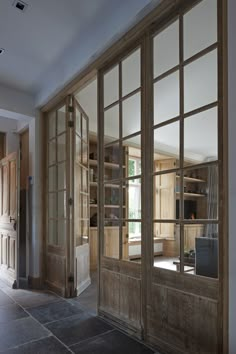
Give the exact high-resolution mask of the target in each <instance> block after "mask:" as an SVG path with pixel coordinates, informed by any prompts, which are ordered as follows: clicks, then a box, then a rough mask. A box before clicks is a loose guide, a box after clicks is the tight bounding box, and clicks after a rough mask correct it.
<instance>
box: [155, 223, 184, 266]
mask: <svg viewBox="0 0 236 354" xmlns="http://www.w3.org/2000/svg"><path fill="white" fill-rule="evenodd" d="M153 251H154V267H158V268H163V269H168V270H172V271H180V257H179V256H180V234H179V225H176V224H174V223H173V224H172V223H154V238H153Z"/></svg>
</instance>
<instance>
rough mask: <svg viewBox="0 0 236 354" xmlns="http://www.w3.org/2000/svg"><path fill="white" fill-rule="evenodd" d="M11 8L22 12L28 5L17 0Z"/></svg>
mask: <svg viewBox="0 0 236 354" xmlns="http://www.w3.org/2000/svg"><path fill="white" fill-rule="evenodd" d="M12 6H14V7H15V8H16V9H18V10H20V11H22V12H24V11H25V10H26V8H27V6H28V4H26V3H25V2H24V1H21V0H20V1H19V0H15V1H14V2H13V4H12Z"/></svg>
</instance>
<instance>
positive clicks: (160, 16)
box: [41, 0, 228, 353]
mask: <svg viewBox="0 0 236 354" xmlns="http://www.w3.org/2000/svg"><path fill="white" fill-rule="evenodd" d="M198 2H199V0H191V1H189V3H190V6H193V5H194V4H196V3H198ZM185 3H186V1H184V0H166V1H163V2H162V3H161V4H160V5H158V6H157V7H156V8H155V9H154V10H153V11H152V12H151V13H150V14H148V15H147V16H146V17H145V18H144V19H143V20H141V21H140V22H139V23H138V24H137V25H135V26H134V27H133V28H132V29H131V30H129V31H128V32H127V33H126V34H125V35H124V36H123V37H122V38H121V39H120V40H118V41H117V42H116V43H115V44H114V45H112V46H111V47H110V48H109V49H108V50H106V51H105V52H104V53H103V54H102V55H100V56H99V57H98V58H96V59H95V60H94V61H93V62H92V63H91V64H89V65H88V66H87V67H86V68H85V69H84V70H82V72H80V73H79V75H77V77H76V78H75V79H74V80H73V81H71V82H70V83H69V84H68V85H67V86H66V87H65V88H64V89H63V90H62V91H61V92H60V93H58V94H57V95H56V96H55V97H54V98H53V99H51V100H50V101H49V102H48V103H47V104H46V105H44V106H43V107H42V109H41V116H42V120H41V121H42V126H43V129H44V131H45V123H44V122H45V116H46V115H45V112H47V111H48V110H49V109H51V108H52V107H53V106H55V105H56V104H57V103H58V102H60V100H61V99H62V98H63V97H65V96H66V95H68V94H71V93H73V92H75V91H76V90H78V88H80V87H82V86H83V85H84V83H85V82H86V81H87V80H88V79H90V78H91V77H93V76H95V75H96V74H97V70H99V69H100V68H101V67H104V65H105V64H106V63H107V62H110V61H111V60H116V59H117V57H119V56H120V55H121V56H122V55H124V52H125V51H126V50H127V48H130V45H133V43H134V42H135V41H136V40H138V39H140V38H141V36H145V33H146V32H147V31H149V30H151V29H152V28H153V27H156V26H157V24H158V26H159V27H160V28H161V27H162V26H163V24H164V23H166V22H167V21H168V19H171V18H172V17H173V16H174V14H176V13H178V9H181V8H183V7H185ZM218 10H219V11H220V12H221V14H222V16H220V17H219V18H218V28H219V34H220V36H219V40H220V41H221V44H220V47H219V51H220V59H221V62H220V64H221V65H220V66H221V67H222V68H223V71H221V72H220V75H219V87H220V95H221V102H220V103H221V105H220V107H221V115H222V117H224V119H222V129H223V136H222V144H223V154H222V156H221V158H222V174H221V176H220V179H221V180H222V181H223V186H224V188H223V189H222V200H223V204H224V210H223V215H222V223H221V230H223V234H224V237H221V241H220V247H221V249H222V254H221V257H220V260H219V261H220V267H221V269H222V272H221V274H222V279H221V283H220V289H221V290H220V293H221V301H222V303H223V306H222V314H221V315H222V328H223V348H224V353H227V351H228V150H227V142H228V126H227V75H228V65H227V1H223V0H218ZM147 46H148V44H147ZM144 65H145V66H146V67H148V65H149V63H147V62H146V63H145V64H144ZM148 79H149V78H148V77H145V78H144V80H148ZM101 90H102V86H101V85H100V87H99V91H101ZM148 94H149V93H148V92H146V94H145V99H148ZM146 113H148V114H149V115H150V112H146ZM98 114H101V112H99V113H98ZM147 130H148V129H147ZM146 138H148V137H146ZM146 141H148V140H146ZM42 146H43V144H42ZM42 150H43V151H42V152H43V154H42V156H45V155H44V154H45V148H43V147H42ZM151 163H152V161H151V159H150V157H149V156H146V162H145V166H149V168H150V167H151ZM42 167H43V170H45V164H44V161H43V158H42ZM43 181H44V182H45V174H44V178H43ZM146 183H147V181H144V184H146ZM43 194H44V193H43ZM148 197H150V198H151V195H149V196H148V195H146V198H148ZM44 203H45V200H44ZM43 205H45V204H43ZM149 215H150V213H148V208H147V210H146V214H145V215H144V218H145V225H146V226H147V227H149V225H150V222H151V220H149ZM43 221H44V223H43V225H45V220H44V219H43ZM148 224H149V225H148ZM44 235H45V233H44ZM150 242H151V241H150ZM143 247H144V255H146V256H145V257H148V248H149V249H150V248H151V244H146V246H145V245H143ZM99 248H100V246H99ZM98 258H99V264H100V250H99V254H98ZM145 267H146V268H145V271H147V272H148V271H149V270H150V263H148V264H147V265H146V266H145ZM145 296H146V295H145V294H144V299H145Z"/></svg>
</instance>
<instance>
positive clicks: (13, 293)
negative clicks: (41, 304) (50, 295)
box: [2, 287, 42, 299]
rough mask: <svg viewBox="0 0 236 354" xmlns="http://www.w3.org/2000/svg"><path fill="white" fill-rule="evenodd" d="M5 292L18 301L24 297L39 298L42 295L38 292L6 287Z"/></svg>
mask: <svg viewBox="0 0 236 354" xmlns="http://www.w3.org/2000/svg"><path fill="white" fill-rule="evenodd" d="M2 290H3V291H4V293H6V294H7V295H9V296H11V297H12V298H13V299H17V298H19V297H22V296H26V295H27V296H28V295H31V296H37V295H40V294H42V291H37V290H34V291H33V290H26V289H12V288H10V287H5V288H4V289H2Z"/></svg>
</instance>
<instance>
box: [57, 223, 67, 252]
mask: <svg viewBox="0 0 236 354" xmlns="http://www.w3.org/2000/svg"><path fill="white" fill-rule="evenodd" d="M57 227H58V245H59V246H64V245H65V243H66V242H65V241H66V220H58V224H57Z"/></svg>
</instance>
